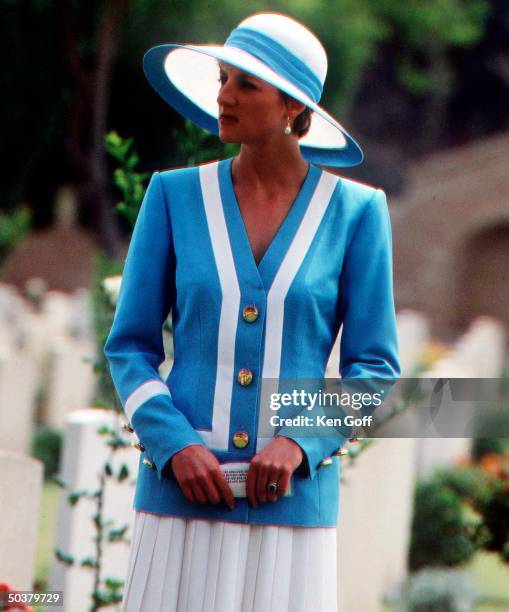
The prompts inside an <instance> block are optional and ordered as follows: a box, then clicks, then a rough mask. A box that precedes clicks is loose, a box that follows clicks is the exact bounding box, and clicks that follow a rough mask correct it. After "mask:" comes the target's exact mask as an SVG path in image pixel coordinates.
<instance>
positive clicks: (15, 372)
mask: <svg viewBox="0 0 509 612" xmlns="http://www.w3.org/2000/svg"><path fill="white" fill-rule="evenodd" d="M36 385H37V371H36V366H35V363H34V360H33V358H32V356H31V355H30V354H29V353H28V352H27V351H25V350H21V349H20V350H6V349H5V348H4V350H0V449H3V450H12V451H16V452H20V453H24V454H26V455H30V452H31V442H32V432H33V422H34V408H35V394H36Z"/></svg>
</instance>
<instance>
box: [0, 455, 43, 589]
mask: <svg viewBox="0 0 509 612" xmlns="http://www.w3.org/2000/svg"><path fill="white" fill-rule="evenodd" d="M43 471H44V470H43V465H42V463H41V462H40V461H37V460H36V459H33V458H31V457H28V456H27V455H23V454H21V453H15V452H11V451H6V450H0V491H1V493H0V582H6V583H7V584H8V585H9V586H10V587H12V588H13V589H14V590H16V591H20V590H21V591H28V590H31V589H32V588H33V579H34V568H35V554H36V550H37V529H38V522H39V506H40V499H41V490H42V480H43Z"/></svg>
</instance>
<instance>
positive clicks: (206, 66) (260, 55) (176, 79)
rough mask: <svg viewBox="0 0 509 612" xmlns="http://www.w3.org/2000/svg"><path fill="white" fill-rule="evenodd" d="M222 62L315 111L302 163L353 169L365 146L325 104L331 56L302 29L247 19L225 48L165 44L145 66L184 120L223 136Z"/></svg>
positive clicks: (291, 23)
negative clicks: (220, 118) (220, 104)
mask: <svg viewBox="0 0 509 612" xmlns="http://www.w3.org/2000/svg"><path fill="white" fill-rule="evenodd" d="M217 60H220V61H223V62H225V63H227V64H231V65H233V66H235V67H237V68H240V69H242V70H244V71H246V72H249V73H250V74H253V75H254V76H256V77H258V78H259V79H263V80H264V81H266V82H267V83H270V84H271V85H274V86H275V87H277V88H278V89H280V90H282V91H283V92H285V93H287V94H288V95H289V96H291V97H292V98H295V99H296V100H298V101H299V102H302V103H303V104H305V105H306V106H308V107H309V108H310V109H311V110H313V111H314V113H312V115H311V125H310V129H309V131H308V132H307V134H306V135H305V136H303V137H302V138H301V139H300V140H299V144H300V147H301V152H302V155H303V156H304V157H305V158H306V159H308V160H309V161H312V162H316V163H318V164H322V165H325V166H356V165H357V164H360V163H361V162H362V159H363V154H362V150H361V148H360V146H359V145H358V144H357V143H356V142H355V140H354V139H353V138H352V137H351V136H350V134H348V132H347V131H346V130H345V129H344V127H343V126H342V125H340V123H339V122H338V121H337V120H336V119H334V117H332V116H331V115H329V113H327V112H326V111H325V110H324V109H323V108H322V107H321V106H319V105H318V102H319V101H320V98H321V95H322V90H323V85H324V81H325V75H326V74H327V54H326V53H325V49H324V48H323V46H322V44H321V43H320V41H319V40H318V38H317V37H316V36H315V35H314V34H313V33H312V32H311V31H310V30H308V28H306V27H305V26H304V25H302V24H301V23H299V22H298V21H296V20H295V19H292V18H291V17H288V16H286V15H280V14H278V13H257V14H255V15H251V16H250V17H248V18H247V19H244V20H243V21H242V22H241V23H240V24H239V25H238V26H237V27H236V28H235V29H234V30H233V31H232V33H231V34H230V36H229V37H228V39H227V41H226V42H225V44H224V45H192V44H165V45H158V46H156V47H153V48H152V49H150V50H149V51H147V53H146V54H145V56H144V58H143V70H144V72H145V75H146V77H147V79H148V80H149V82H150V84H151V85H152V87H153V88H154V89H155V90H156V91H157V92H158V93H159V95H160V96H161V97H162V98H163V99H164V100H166V102H168V104H170V105H171V106H173V107H174V108H175V109H176V110H177V111H178V112H179V113H180V114H182V115H183V116H184V117H187V118H188V119H190V120H191V121H193V123H196V124H197V125H199V126H200V127H202V128H203V129H205V130H208V131H210V132H212V133H214V134H218V132H219V128H218V104H217V96H218V92H219V87H220V84H219V82H218V75H219V72H218V65H217Z"/></svg>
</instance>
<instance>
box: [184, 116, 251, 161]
mask: <svg viewBox="0 0 509 612" xmlns="http://www.w3.org/2000/svg"><path fill="white" fill-rule="evenodd" d="M173 137H174V139H175V142H176V144H177V149H178V152H179V154H180V156H181V157H182V158H183V159H184V160H185V165H186V166H194V165H196V164H201V163H204V162H208V161H212V160H215V159H223V158H225V157H232V156H234V155H236V154H237V153H238V150H239V147H238V145H236V144H223V143H222V142H221V141H220V140H219V138H218V137H217V136H215V135H214V134H210V133H209V132H206V131H205V130H202V129H201V128H200V127H198V126H196V125H194V123H191V121H188V120H187V119H186V121H185V124H184V127H183V129H182V130H174V132H173Z"/></svg>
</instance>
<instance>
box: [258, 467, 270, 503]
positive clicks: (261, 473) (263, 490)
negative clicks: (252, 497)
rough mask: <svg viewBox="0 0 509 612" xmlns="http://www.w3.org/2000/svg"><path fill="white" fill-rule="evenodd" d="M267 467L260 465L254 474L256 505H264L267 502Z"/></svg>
mask: <svg viewBox="0 0 509 612" xmlns="http://www.w3.org/2000/svg"><path fill="white" fill-rule="evenodd" d="M269 470H270V468H269V466H268V465H267V464H264V463H261V464H260V465H259V466H258V470H257V472H256V485H255V491H256V499H257V501H258V503H260V504H264V503H265V502H266V501H267V484H268V483H269Z"/></svg>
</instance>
